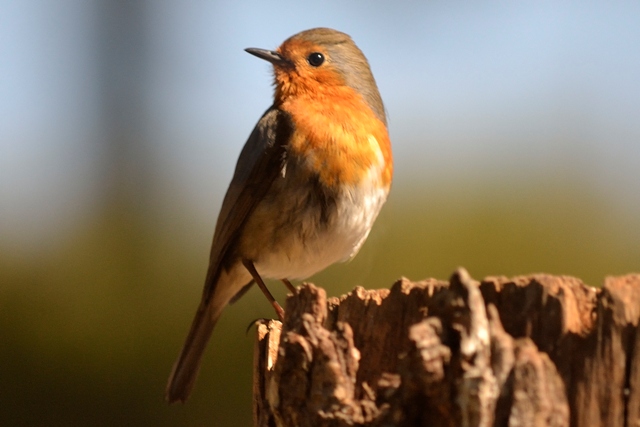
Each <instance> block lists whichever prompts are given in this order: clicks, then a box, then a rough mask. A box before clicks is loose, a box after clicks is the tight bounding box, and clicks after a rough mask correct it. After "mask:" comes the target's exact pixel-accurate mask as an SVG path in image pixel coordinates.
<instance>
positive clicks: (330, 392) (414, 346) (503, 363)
mask: <svg viewBox="0 0 640 427" xmlns="http://www.w3.org/2000/svg"><path fill="white" fill-rule="evenodd" d="M639 320H640V275H637V274H634V275H627V276H622V277H609V278H607V279H606V280H605V283H604V287H603V288H601V289H596V288H592V287H588V286H586V285H584V284H583V283H582V282H581V281H580V280H578V279H575V278H572V277H566V276H550V275H543V274H541V275H532V276H521V277H515V278H511V279H509V278H506V277H488V278H486V279H484V280H483V281H482V282H477V281H474V280H473V279H471V278H470V277H469V275H468V273H467V272H466V271H465V270H464V269H459V270H458V271H456V272H455V273H454V275H453V276H452V277H451V279H450V281H449V282H445V281H438V280H434V279H429V280H425V281H421V282H410V281H409V280H407V279H402V280H399V281H398V282H396V283H395V284H394V285H393V286H392V287H391V289H382V290H373V291H369V290H365V289H363V288H360V287H358V288H356V289H354V290H353V291H352V292H351V293H349V294H348V295H345V296H342V297H341V298H339V299H338V298H329V299H327V297H326V293H325V291H324V290H323V289H321V288H318V287H316V286H314V285H312V284H304V285H302V286H301V287H300V288H299V289H298V291H297V293H296V295H293V296H290V297H289V298H288V299H287V303H286V316H285V320H284V324H281V323H280V322H278V321H265V322H262V323H261V324H259V325H258V328H257V339H256V345H255V355H254V408H253V411H254V423H255V426H260V427H267V426H297V427H298V426H299V427H303V426H354V425H356V426H430V427H445V426H447V427H449V426H463V427H467V426H510V427H516V426H519V427H520V426H523V427H524V426H536V427H538V426H554V427H555V426H557V427H561V426H576V427H595V426H606V427H640V327H638V322H639Z"/></svg>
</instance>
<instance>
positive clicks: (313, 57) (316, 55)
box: [307, 52, 324, 67]
mask: <svg viewBox="0 0 640 427" xmlns="http://www.w3.org/2000/svg"><path fill="white" fill-rule="evenodd" d="M307 61H308V62H309V65H311V66H312V67H319V66H321V65H322V63H323V62H324V55H323V54H321V53H320V52H313V53H310V54H309V56H307Z"/></svg>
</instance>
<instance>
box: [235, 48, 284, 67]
mask: <svg viewBox="0 0 640 427" xmlns="http://www.w3.org/2000/svg"><path fill="white" fill-rule="evenodd" d="M245 52H248V53H250V54H251V55H254V56H257V57H258V58H260V59H264V60H265V61H269V62H271V63H272V64H273V65H279V66H284V65H289V64H290V63H289V61H287V60H286V59H284V58H283V57H282V55H280V54H279V53H278V52H275V51H273V50H267V49H257V48H255V47H249V48H247V49H245Z"/></svg>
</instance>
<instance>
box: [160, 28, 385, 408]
mask: <svg viewBox="0 0 640 427" xmlns="http://www.w3.org/2000/svg"><path fill="white" fill-rule="evenodd" d="M245 51H246V52H248V53H250V54H252V55H254V56H256V57H258V58H260V59H263V60H266V61H267V62H269V63H271V65H272V66H273V73H274V86H275V91H274V100H273V105H272V106H271V107H269V108H268V109H267V110H266V112H265V113H264V114H263V115H262V117H261V118H260V120H259V121H258V123H257V125H256V126H255V128H254V129H253V131H252V132H251V134H250V136H249V138H248V140H247V142H246V143H245V145H244V147H243V149H242V151H241V153H240V156H239V158H238V162H237V164H236V168H235V172H234V175H233V178H232V180H231V183H230V185H229V188H228V190H227V193H226V195H225V197H224V200H223V202H222V207H221V209H220V213H219V216H218V220H217V223H216V227H215V231H214V235H213V242H212V245H211V252H210V261H209V268H208V270H207V275H206V279H205V285H204V290H203V292H202V298H201V301H200V305H199V306H198V310H197V312H196V314H195V318H194V320H193V322H192V325H191V328H190V330H189V333H188V336H187V338H186V342H185V344H184V346H183V348H182V351H181V352H180V355H179V357H178V359H177V361H176V362H175V364H174V365H173V369H172V371H171V374H170V377H169V381H168V384H167V387H166V390H165V399H166V400H167V401H168V402H169V403H173V402H182V403H184V402H185V401H186V400H187V399H188V397H189V395H190V394H191V391H192V389H193V386H194V384H195V381H196V377H197V375H198V371H199V370H200V365H201V362H202V356H203V352H204V350H205V347H206V346H207V344H208V342H209V340H210V337H211V334H212V331H213V329H214V326H215V324H216V322H217V320H218V318H219V317H220V315H221V313H222V311H223V309H224V308H225V307H226V306H227V305H228V304H230V303H232V302H234V301H236V300H237V299H238V298H240V297H241V296H242V295H243V294H244V293H245V292H246V291H247V290H248V289H249V288H250V287H251V286H252V285H253V283H257V284H258V286H259V287H260V289H261V290H262V292H263V293H264V294H265V296H266V297H267V299H268V300H269V301H270V302H271V304H272V305H273V307H274V309H275V310H276V314H277V315H278V317H279V318H280V320H282V319H283V317H284V315H285V313H284V311H283V310H282V308H281V307H280V305H279V304H278V303H277V301H275V299H274V298H273V296H272V295H271V293H270V292H269V290H268V289H267V287H266V285H265V283H264V281H263V279H264V278H270V279H278V280H282V281H283V283H284V284H285V285H286V286H287V287H288V288H289V291H291V292H294V293H295V292H296V289H295V288H294V287H293V285H292V284H291V282H290V281H291V280H299V279H305V278H307V277H309V276H311V275H313V274H315V273H317V272H319V271H321V270H323V269H325V268H326V267H328V266H329V265H331V264H334V263H337V262H344V261H348V260H350V259H351V258H353V257H354V256H355V255H356V254H357V252H358V251H359V249H360V248H361V246H362V245H363V243H364V241H365V240H366V238H367V236H368V234H369V231H370V230H371V227H372V226H373V223H374V221H375V219H376V217H377V216H378V213H379V212H380V209H381V207H382V206H383V204H384V203H385V201H386V199H387V196H388V194H389V190H390V187H391V181H392V175H393V160H392V152H391V142H390V139H389V134H388V129H387V117H386V110H385V108H384V104H383V102H382V98H381V97H380V93H379V91H378V87H377V85H376V81H375V79H374V77H373V74H372V72H371V69H370V66H369V62H368V61H367V59H366V57H365V56H364V54H363V53H362V51H361V50H360V49H359V48H358V47H357V46H356V44H355V43H354V41H353V40H352V38H351V37H350V36H349V35H347V34H345V33H343V32H340V31H337V30H334V29H330V28H313V29H310V30H306V31H302V32H300V33H297V34H295V35H293V36H291V37H289V38H288V39H287V40H285V41H284V42H283V43H282V44H281V45H280V47H278V48H277V49H276V50H268V49H258V48H247V49H245Z"/></svg>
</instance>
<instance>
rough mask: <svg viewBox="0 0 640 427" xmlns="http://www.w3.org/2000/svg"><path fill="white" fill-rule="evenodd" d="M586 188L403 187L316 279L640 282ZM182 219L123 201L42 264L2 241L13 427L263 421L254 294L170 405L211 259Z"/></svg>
mask: <svg viewBox="0 0 640 427" xmlns="http://www.w3.org/2000/svg"><path fill="white" fill-rule="evenodd" d="M579 188H580V187H578V186H572V185H570V184H566V183H562V184H558V183H557V182H554V181H550V182H544V180H541V181H538V182H536V183H535V184H531V185H528V184H522V183H521V184H514V183H508V184H503V183H502V184H501V183H491V182H488V183H487V182H478V180H474V179H469V180H468V181H465V182H463V183H459V184H451V185H449V186H435V185H429V186H428V187H427V186H425V187H424V188H412V189H409V188H406V187H404V188H403V187H400V189H398V190H395V189H394V192H393V193H392V196H391V198H390V201H389V203H388V204H387V206H386V207H385V209H384V210H383V213H382V214H381V216H380V218H379V220H378V222H377V223H376V226H375V227H374V231H373V232H372V234H371V236H370V238H369V241H368V242H367V244H366V245H365V247H364V248H363V250H362V252H361V253H360V254H359V255H358V256H357V257H356V258H355V259H354V260H353V261H351V262H349V263H346V264H343V265H338V266H334V267H331V268H329V269H328V270H326V271H325V272H322V273H320V274H318V275H317V276H316V277H314V278H312V279H311V280H313V281H314V282H316V283H317V284H319V285H321V286H323V287H325V288H326V289H327V291H328V293H329V294H330V295H340V294H342V293H346V292H348V291H349V290H350V289H352V288H353V287H354V286H356V285H361V286H365V287H367V288H379V287H388V286H390V285H391V284H392V283H393V282H394V281H395V280H396V279H397V278H399V277H400V276H407V277H409V278H410V279H414V280H418V279H423V278H426V277H437V278H447V277H448V276H449V275H450V274H451V273H452V271H453V270H454V269H455V268H456V267H457V266H460V265H462V266H465V267H466V268H467V269H468V270H469V271H470V273H471V274H472V275H473V276H474V277H476V278H481V277H483V276H485V275H494V274H502V275H507V276H510V275H517V274H527V273H532V272H548V273H553V274H569V275H575V276H577V277H580V278H582V279H583V280H585V282H587V283H590V284H593V285H598V284H600V283H602V280H603V278H604V276H605V275H607V274H616V275H617V274H624V273H627V272H630V271H634V270H635V271H638V260H640V239H639V238H638V237H639V236H638V233H637V231H633V228H632V227H631V224H632V223H633V221H634V219H633V218H631V217H626V216H625V215H624V213H623V212H620V211H617V210H616V209H613V208H611V207H610V206H608V204H607V200H606V199H605V198H604V197H600V196H598V195H595V194H592V193H591V192H588V191H584V190H580V189H579ZM173 221H174V222H173V223H171V224H166V223H162V224H161V223H160V222H159V221H155V220H154V219H153V218H149V217H147V216H146V215H145V214H142V213H139V212H136V211H134V210H133V209H130V207H129V206H126V205H114V206H109V207H108V208H107V209H106V210H105V211H104V212H102V213H101V214H100V215H98V216H97V217H96V218H95V219H94V221H93V222H91V223H90V225H89V226H86V227H83V228H79V229H77V230H75V231H74V233H73V234H72V235H70V236H68V237H67V239H66V240H65V241H64V242H61V243H60V244H59V245H58V246H57V247H56V248H55V250H52V251H49V252H46V253H39V254H34V255H33V256H32V257H31V258H28V257H24V256H18V255H15V254H13V253H11V252H10V251H9V250H7V249H3V246H2V245H1V244H0V335H1V336H2V337H3V340H2V341H3V345H2V346H1V348H0V378H1V380H0V400H1V402H2V403H1V406H2V410H1V411H0V425H11V426H20V425H30V426H32V425H47V426H57V425H60V426H73V425H78V426H80V425H82V426H86V425H92V426H100V425H104V426H111V425H158V426H161V425H167V426H169V425H171V426H176V425H216V426H241V425H250V424H251V358H252V345H253V333H252V331H251V332H250V333H248V334H247V333H245V330H246V328H247V326H248V325H249V324H250V323H251V321H252V320H254V319H256V318H259V317H272V316H273V313H272V310H271V308H270V307H269V305H268V303H267V302H266V301H265V300H264V298H263V297H262V295H261V294H260V293H259V292H258V291H257V290H256V289H252V290H251V291H250V292H249V293H248V294H247V296H245V297H244V298H243V299H242V300H240V301H239V302H237V303H236V304H235V305H233V306H231V307H229V308H228V309H227V311H226V312H225V315H224V316H223V318H222V319H221V321H220V323H219V325H218V327H217V329H216V331H215V332H214V337H213V340H212V342H211V345H210V348H209V350H208V352H207V355H206V359H205V362H204V365H203V369H202V372H201V375H200V378H199V381H198V384H197V386H196V389H195V392H194V394H193V396H192V398H191V399H190V400H189V402H187V404H186V405H184V406H181V405H178V406H171V407H170V406H167V405H166V404H165V403H164V402H163V399H162V398H163V390H164V386H165V381H166V379H167V376H168V374H169V371H170V368H171V365H172V363H173V361H174V358H175V357H176V356H177V354H178V351H179V349H180V346H181V345H182V340H183V339H184V337H185V336H186V332H187V329H188V326H189V324H190V321H191V316H192V314H193V313H194V312H195V309H196V306H197V303H198V300H199V294H200V292H201V286H202V280H203V277H204V272H205V269H206V263H207V250H208V248H206V247H203V246H202V245H201V244H200V243H199V242H200V240H198V243H196V242H194V241H191V240H190V239H188V238H184V237H181V236H185V235H190V232H189V231H187V230H188V229H189V227H190V225H189V221H188V220H187V219H185V218H184V217H182V218H178V217H175V218H174V219H173ZM202 232H204V231H202ZM206 233H207V239H208V238H209V235H210V231H206ZM202 241H204V240H202ZM272 288H273V289H274V291H275V292H274V293H275V295H276V297H277V298H278V299H280V300H283V299H284V298H285V295H286V294H285V290H284V287H283V286H281V285H280V284H279V283H272Z"/></svg>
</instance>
